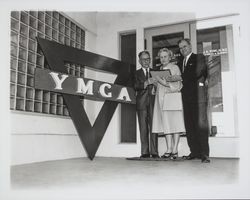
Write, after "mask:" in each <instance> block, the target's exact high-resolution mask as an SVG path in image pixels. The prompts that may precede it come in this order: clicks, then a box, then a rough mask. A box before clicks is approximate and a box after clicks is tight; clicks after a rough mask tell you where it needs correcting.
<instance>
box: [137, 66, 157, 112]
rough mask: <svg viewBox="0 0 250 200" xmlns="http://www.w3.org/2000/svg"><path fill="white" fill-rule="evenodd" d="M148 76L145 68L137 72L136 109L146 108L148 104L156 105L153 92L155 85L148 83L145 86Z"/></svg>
mask: <svg viewBox="0 0 250 200" xmlns="http://www.w3.org/2000/svg"><path fill="white" fill-rule="evenodd" d="M145 81H146V76H145V74H144V71H143V69H139V70H137V71H136V72H135V80H134V89H135V91H136V109H137V110H145V109H146V108H147V106H149V105H151V106H152V105H154V98H155V95H154V93H153V88H154V86H153V85H148V86H147V87H146V88H144V82H145Z"/></svg>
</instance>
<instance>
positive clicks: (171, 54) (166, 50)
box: [158, 48, 174, 60]
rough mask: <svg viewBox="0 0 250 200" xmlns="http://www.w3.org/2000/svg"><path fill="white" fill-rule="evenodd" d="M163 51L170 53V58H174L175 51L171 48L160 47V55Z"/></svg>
mask: <svg viewBox="0 0 250 200" xmlns="http://www.w3.org/2000/svg"><path fill="white" fill-rule="evenodd" d="M162 52H166V53H167V54H168V56H169V58H170V60H171V59H173V57H174V54H173V52H172V51H171V50H170V49H168V48H162V49H160V50H159V51H158V57H160V54H161V53H162Z"/></svg>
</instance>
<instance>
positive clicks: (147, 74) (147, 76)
mask: <svg viewBox="0 0 250 200" xmlns="http://www.w3.org/2000/svg"><path fill="white" fill-rule="evenodd" d="M148 78H149V73H148V69H146V79H148Z"/></svg>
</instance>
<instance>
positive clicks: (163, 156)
mask: <svg viewBox="0 0 250 200" xmlns="http://www.w3.org/2000/svg"><path fill="white" fill-rule="evenodd" d="M171 155H172V152H170V153H167V152H166V153H164V154H163V155H162V156H161V158H170V157H171Z"/></svg>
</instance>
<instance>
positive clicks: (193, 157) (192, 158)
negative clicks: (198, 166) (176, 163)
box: [182, 153, 197, 160]
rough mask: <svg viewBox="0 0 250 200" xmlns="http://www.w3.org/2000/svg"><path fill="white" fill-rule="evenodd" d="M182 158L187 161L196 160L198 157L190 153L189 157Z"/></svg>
mask: <svg viewBox="0 0 250 200" xmlns="http://www.w3.org/2000/svg"><path fill="white" fill-rule="evenodd" d="M182 158H183V159H185V160H194V159H196V158H197V157H196V156H194V155H192V154H191V153H190V154H189V155H188V156H183V157H182Z"/></svg>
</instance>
